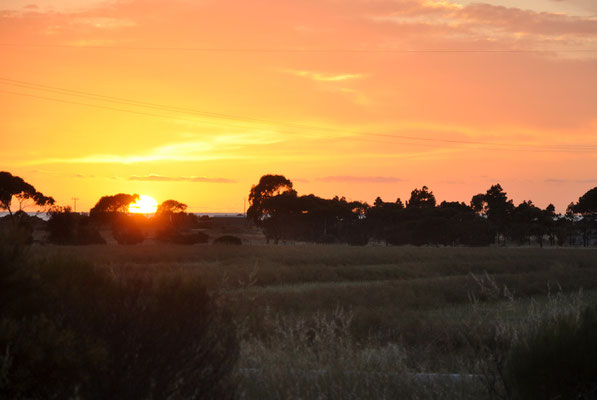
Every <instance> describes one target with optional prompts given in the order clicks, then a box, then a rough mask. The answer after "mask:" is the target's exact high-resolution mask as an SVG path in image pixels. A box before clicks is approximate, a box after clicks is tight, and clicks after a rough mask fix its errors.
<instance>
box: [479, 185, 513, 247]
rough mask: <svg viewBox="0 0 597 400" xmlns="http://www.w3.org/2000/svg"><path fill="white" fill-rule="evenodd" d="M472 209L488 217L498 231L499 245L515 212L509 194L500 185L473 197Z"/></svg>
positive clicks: (497, 239)
mask: <svg viewBox="0 0 597 400" xmlns="http://www.w3.org/2000/svg"><path fill="white" fill-rule="evenodd" d="M471 207H472V208H473V210H475V211H476V212H478V213H480V214H484V215H486V216H487V218H488V220H489V222H491V224H492V225H493V227H494V229H495V230H496V241H497V243H498V244H499V243H500V236H502V235H504V233H505V229H506V226H507V225H508V222H509V219H510V216H511V215H512V212H513V211H514V204H513V203H512V200H508V196H507V193H506V192H504V190H503V189H502V187H501V186H500V184H499V183H498V184H496V185H493V186H491V187H490V188H489V189H488V190H487V192H486V193H484V194H477V195H475V196H473V198H472V199H471ZM504 239H505V236H504ZM504 243H505V242H504Z"/></svg>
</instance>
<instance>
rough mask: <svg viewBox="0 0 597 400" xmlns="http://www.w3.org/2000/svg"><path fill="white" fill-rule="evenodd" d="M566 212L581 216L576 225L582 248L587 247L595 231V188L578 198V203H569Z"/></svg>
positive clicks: (596, 202) (596, 212) (596, 196)
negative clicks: (580, 235)
mask: <svg viewBox="0 0 597 400" xmlns="http://www.w3.org/2000/svg"><path fill="white" fill-rule="evenodd" d="M567 212H568V213H573V214H578V215H581V216H582V220H581V221H579V222H578V225H580V229H581V233H582V239H583V246H585V247H586V246H588V245H589V241H590V239H591V237H592V236H594V235H595V230H596V229H597V223H596V222H597V187H594V188H593V189H591V190H589V191H588V192H586V193H585V194H583V195H582V196H581V197H579V199H578V202H576V203H571V204H570V205H569V206H568V209H567Z"/></svg>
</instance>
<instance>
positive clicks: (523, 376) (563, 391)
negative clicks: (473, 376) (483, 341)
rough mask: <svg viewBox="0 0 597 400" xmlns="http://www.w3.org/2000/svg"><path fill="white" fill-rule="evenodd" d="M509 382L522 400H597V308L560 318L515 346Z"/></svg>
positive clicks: (509, 359) (507, 366)
mask: <svg viewBox="0 0 597 400" xmlns="http://www.w3.org/2000/svg"><path fill="white" fill-rule="evenodd" d="M506 380H507V383H509V386H511V387H512V390H513V393H514V395H515V398H519V399H555V398H558V399H595V398H597V307H595V306H593V307H590V308H587V309H586V310H585V311H584V312H583V313H582V315H581V316H580V319H579V320H576V319H575V318H574V316H565V317H559V318H558V319H557V320H556V321H555V322H550V323H544V325H543V326H542V329H539V330H537V331H536V332H533V333H532V334H531V335H530V337H529V338H528V339H527V340H524V341H522V342H521V343H519V344H517V345H515V346H514V347H513V348H512V350H511V352H510V356H509V358H508V360H507V363H506Z"/></svg>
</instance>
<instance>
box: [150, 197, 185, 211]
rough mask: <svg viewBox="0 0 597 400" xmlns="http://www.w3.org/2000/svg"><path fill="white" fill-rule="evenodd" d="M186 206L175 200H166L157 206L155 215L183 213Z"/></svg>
mask: <svg viewBox="0 0 597 400" xmlns="http://www.w3.org/2000/svg"><path fill="white" fill-rule="evenodd" d="M186 209H187V205H186V204H184V203H180V202H178V201H176V200H166V201H164V202H162V204H160V205H159V206H158V209H157V211H156V214H175V213H179V212H185V210H186Z"/></svg>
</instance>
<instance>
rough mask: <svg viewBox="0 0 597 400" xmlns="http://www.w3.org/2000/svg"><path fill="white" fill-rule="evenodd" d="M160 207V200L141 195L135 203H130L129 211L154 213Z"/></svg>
mask: <svg viewBox="0 0 597 400" xmlns="http://www.w3.org/2000/svg"><path fill="white" fill-rule="evenodd" d="M157 208H158V202H157V201H155V199H154V198H153V197H151V196H145V195H143V194H142V195H141V196H139V199H137V201H135V202H134V203H131V204H129V212H130V213H134V214H153V213H155V210H157Z"/></svg>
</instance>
